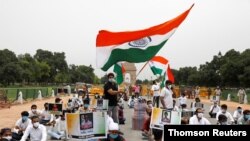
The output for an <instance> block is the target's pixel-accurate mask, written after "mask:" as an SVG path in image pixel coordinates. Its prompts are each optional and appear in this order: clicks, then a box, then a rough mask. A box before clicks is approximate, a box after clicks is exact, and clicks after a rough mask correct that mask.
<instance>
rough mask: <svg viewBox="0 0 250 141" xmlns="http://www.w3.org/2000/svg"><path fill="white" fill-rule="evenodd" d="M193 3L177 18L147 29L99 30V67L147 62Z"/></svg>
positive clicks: (97, 41)
mask: <svg viewBox="0 0 250 141" xmlns="http://www.w3.org/2000/svg"><path fill="white" fill-rule="evenodd" d="M192 7H193V5H192V6H191V7H190V8H189V9H188V10H186V11H185V12H183V13H182V14H181V15H179V16H177V17H176V18H174V19H172V20H170V21H167V22H165V23H162V24H160V25H156V26H153V27H150V28H147V29H143V30H138V31H127V32H110V31H106V30H101V31H99V34H98V35H97V39H96V55H97V56H96V58H97V68H101V69H102V70H103V71H107V70H108V69H109V68H110V67H111V66H112V65H114V64H115V63H117V62H120V61H127V62H131V63H139V62H145V61H148V60H150V59H151V58H153V56H155V55H156V53H157V52H158V51H159V50H160V49H161V48H162V47H163V46H164V44H165V43H166V42H167V41H168V39H169V38H170V37H171V36H172V35H173V33H174V32H175V31H176V29H177V28H178V26H179V25H180V24H181V23H182V22H183V21H184V20H185V18H186V17H187V15H188V13H189V12H190V10H191V8H192Z"/></svg>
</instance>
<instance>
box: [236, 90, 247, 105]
mask: <svg viewBox="0 0 250 141" xmlns="http://www.w3.org/2000/svg"><path fill="white" fill-rule="evenodd" d="M245 95H246V92H245V90H244V89H243V88H240V89H239V91H238V94H237V96H238V97H239V103H240V104H243V102H244V97H245Z"/></svg>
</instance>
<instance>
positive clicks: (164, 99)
mask: <svg viewBox="0 0 250 141" xmlns="http://www.w3.org/2000/svg"><path fill="white" fill-rule="evenodd" d="M171 87H172V82H171V81H169V80H167V81H166V82H165V87H164V88H163V89H162V90H161V94H160V99H161V104H162V106H163V108H164V109H168V110H172V109H173V97H172V94H173V92H172V90H171Z"/></svg>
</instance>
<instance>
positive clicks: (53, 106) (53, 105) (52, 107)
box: [49, 103, 63, 115]
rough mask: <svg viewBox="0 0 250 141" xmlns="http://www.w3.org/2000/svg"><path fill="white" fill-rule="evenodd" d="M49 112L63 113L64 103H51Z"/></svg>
mask: <svg viewBox="0 0 250 141" xmlns="http://www.w3.org/2000/svg"><path fill="white" fill-rule="evenodd" d="M49 112H50V113H51V114H54V115H62V114H63V112H62V104H57V103H49Z"/></svg>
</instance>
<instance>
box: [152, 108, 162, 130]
mask: <svg viewBox="0 0 250 141" xmlns="http://www.w3.org/2000/svg"><path fill="white" fill-rule="evenodd" d="M150 128H155V129H160V130H163V128H164V124H163V122H162V109H160V108H155V107H153V109H152V114H151V121H150Z"/></svg>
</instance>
